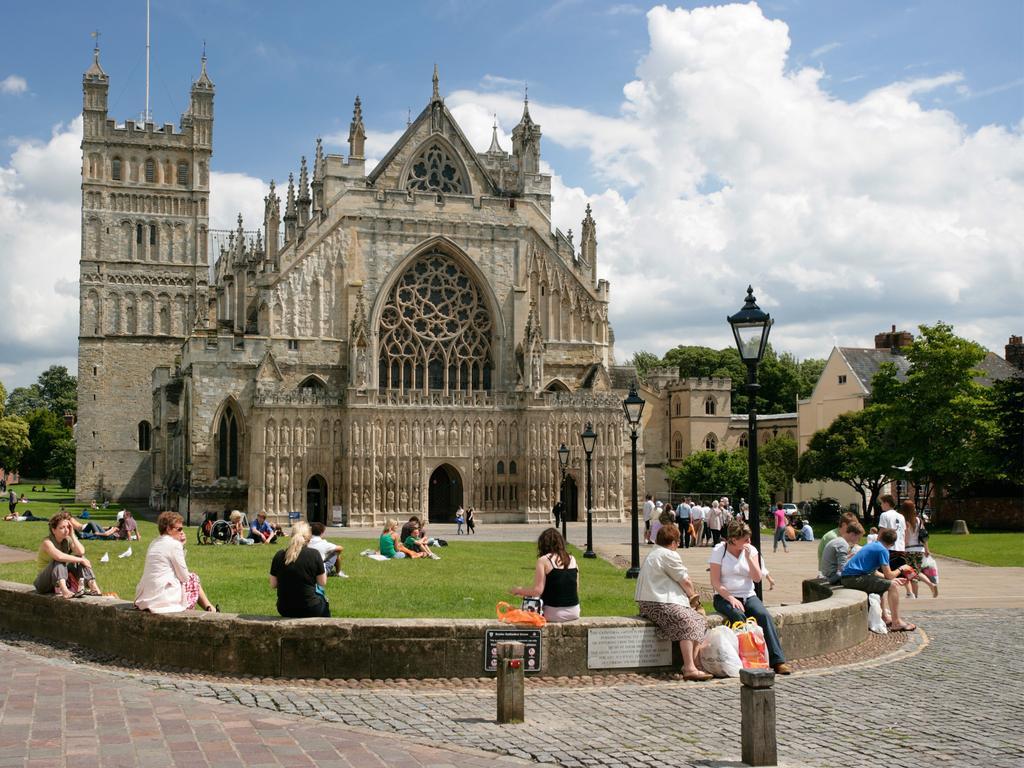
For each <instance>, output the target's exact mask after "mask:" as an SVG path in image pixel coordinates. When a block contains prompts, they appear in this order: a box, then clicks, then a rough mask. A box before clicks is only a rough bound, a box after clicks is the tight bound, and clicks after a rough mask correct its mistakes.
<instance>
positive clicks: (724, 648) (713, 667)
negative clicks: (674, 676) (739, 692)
mask: <svg viewBox="0 0 1024 768" xmlns="http://www.w3.org/2000/svg"><path fill="white" fill-rule="evenodd" d="M697 658H698V659H699V662H700V666H701V669H703V670H704V671H705V672H708V673H709V674H712V675H714V676H715V677H739V676H740V669H742V667H743V663H742V662H741V661H740V651H739V642H738V641H737V640H736V633H735V632H733V631H732V630H731V629H729V627H724V626H718V627H715V628H714V629H711V630H710V631H708V633H707V634H706V635H705V636H704V640H703V641H702V642H701V644H700V647H699V648H698V649H697Z"/></svg>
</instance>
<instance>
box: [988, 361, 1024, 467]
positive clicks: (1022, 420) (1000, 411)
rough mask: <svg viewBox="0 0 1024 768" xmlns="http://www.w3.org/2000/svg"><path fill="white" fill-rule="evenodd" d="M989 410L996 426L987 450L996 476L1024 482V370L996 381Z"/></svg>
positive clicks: (991, 393)
mask: <svg viewBox="0 0 1024 768" xmlns="http://www.w3.org/2000/svg"><path fill="white" fill-rule="evenodd" d="M988 409H989V418H991V419H992V421H993V422H994V423H995V427H996V428H995V430H994V431H993V432H992V433H991V434H990V437H989V441H988V445H987V446H986V451H985V452H986V455H987V456H988V461H989V462H990V463H991V470H992V476H993V479H995V480H1000V481H1007V482H1010V483H1013V484H1014V485H1018V486H1019V485H1024V373H1021V374H1018V375H1017V376H1013V377H1011V378H1009V379H1004V380H1003V381H997V382H995V383H994V384H993V385H992V388H991V389H990V390H989V406H988Z"/></svg>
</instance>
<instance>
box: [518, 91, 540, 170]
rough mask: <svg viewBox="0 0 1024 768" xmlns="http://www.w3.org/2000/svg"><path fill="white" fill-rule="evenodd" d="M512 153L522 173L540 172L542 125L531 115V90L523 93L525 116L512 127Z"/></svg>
mask: <svg viewBox="0 0 1024 768" xmlns="http://www.w3.org/2000/svg"><path fill="white" fill-rule="evenodd" d="M512 154H513V155H514V156H515V157H516V158H518V160H519V170H520V173H523V174H527V173H539V172H540V126H539V125H537V124H536V123H534V122H533V118H532V117H530V96H529V90H527V91H526V92H525V93H524V95H523V116H522V117H521V118H520V119H519V124H518V125H516V127H515V128H513V129H512Z"/></svg>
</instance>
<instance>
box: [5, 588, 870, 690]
mask: <svg viewBox="0 0 1024 768" xmlns="http://www.w3.org/2000/svg"><path fill="white" fill-rule="evenodd" d="M806 584H807V583H806V582H805V589H806ZM812 589H813V588H812ZM826 590H827V588H826ZM824 594H825V593H824V592H822V591H821V590H814V591H812V592H811V596H814V595H824ZM772 613H773V615H774V617H775V622H776V624H777V626H778V628H779V635H780V638H781V640H782V645H783V648H784V649H785V651H786V655H787V658H788V659H789V660H795V659H801V658H806V657H809V656H817V655H820V654H825V653H832V652H835V651H839V650H843V649H845V648H849V647H851V646H854V645H856V644H858V643H860V642H862V641H863V640H864V639H865V638H866V637H867V600H866V596H865V595H864V594H863V593H861V592H854V591H849V590H842V589H839V590H836V591H835V592H834V593H832V594H829V595H828V596H827V597H826V598H825V599H819V600H817V601H815V602H811V603H805V604H803V605H794V606H783V607H781V608H776V609H774V610H773V612H772ZM720 621H721V618H720V617H718V616H711V617H709V618H708V624H709V626H713V625H717V624H718V623H720ZM644 626H649V624H648V622H647V621H645V620H643V619H639V618H626V617H621V618H620V617H595V618H585V619H582V620H580V621H577V622H572V623H569V624H549V625H547V626H546V627H545V628H544V629H543V630H542V631H543V652H542V660H543V665H542V668H541V671H540V674H541V675H542V676H545V677H560V676H574V675H593V674H619V673H621V672H624V671H629V670H623V669H605V670H597V669H595V670H592V669H588V668H587V642H588V633H589V631H590V630H591V629H597V628H601V629H605V628H617V627H618V628H621V627H625V628H628V627H636V628H639V627H644ZM508 628H509V627H508V625H506V624H499V623H497V622H496V621H485V620H473V619H449V620H445V619H302V620H294V619H279V618H272V617H259V616H237V615H233V614H224V613H221V614H209V613H200V612H194V611H193V612H189V613H182V614H172V615H154V614H150V613H143V612H140V611H137V610H135V609H134V607H133V606H132V605H131V603H127V602H124V601H122V600H118V599H115V598H90V599H87V600H59V599H57V598H55V597H52V596H44V595H38V594H36V593H35V592H34V591H33V590H32V587H31V586H28V585H26V584H14V583H11V582H0V629H3V630H7V631H11V632H24V633H26V634H30V635H33V636H35V637H41V638H46V639H51V640H67V641H71V642H75V643H78V644H79V645H82V646H85V647H86V648H90V649H94V650H101V651H104V652H107V653H111V654H114V655H116V656H120V657H122V658H126V659H131V660H133V661H136V662H139V663H141V664H145V665H154V666H156V665H161V666H163V665H170V666H176V667H184V668H189V669H195V670H199V671H204V672H213V673H217V674H227V675H231V674H252V675H258V676H260V677H267V676H274V677H308V678H372V679H386V678H417V677H480V676H482V675H483V674H484V672H483V659H484V647H483V638H484V632H485V631H486V630H487V629H508ZM673 655H674V662H675V663H676V664H677V665H678V662H679V659H678V646H677V647H675V648H674V649H673ZM665 669H667V668H645V669H643V670H639V671H647V672H657V671H665Z"/></svg>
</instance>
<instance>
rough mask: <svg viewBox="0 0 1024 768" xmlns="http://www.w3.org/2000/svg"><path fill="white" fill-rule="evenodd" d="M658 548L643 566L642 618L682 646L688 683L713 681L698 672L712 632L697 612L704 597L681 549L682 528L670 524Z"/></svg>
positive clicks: (640, 589) (639, 598)
mask: <svg viewBox="0 0 1024 768" xmlns="http://www.w3.org/2000/svg"><path fill="white" fill-rule="evenodd" d="M656 541H657V544H658V546H657V547H655V548H654V549H653V550H651V552H650V554H648V555H647V558H646V559H645V560H644V564H643V565H642V566H641V567H640V576H639V578H637V581H636V593H635V594H634V599H635V600H636V603H637V610H638V612H639V613H640V615H641V616H643V617H644V618H645V619H648V620H649V621H653V622H654V623H655V624H656V625H657V626H658V628H659V629H660V630H661V634H663V635H666V636H668V639H669V640H674V641H676V642H678V643H679V650H680V652H681V653H682V656H683V679H684V680H694V681H702V680H710V679H711V675H709V674H707V673H706V672H702V671H701V670H699V669H697V664H696V655H697V644H698V643H700V641H701V640H703V639H704V635H705V634H706V633H707V631H708V624H707V619H706V618H705V617H704V616H703V615H701V614H700V613H698V612H697V611H696V608H697V607H699V606H700V595H699V594H698V593H697V590H696V589H695V588H694V586H693V582H692V581H690V577H689V574H688V573H687V571H686V566H684V565H683V561H682V560H681V559H680V557H679V553H678V552H677V551H676V550H678V549H679V527H678V526H677V525H676V524H675V523H668V524H667V525H663V526H662V527H661V528H659V529H658V534H657V539H656Z"/></svg>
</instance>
